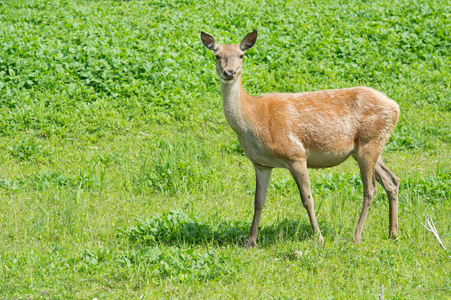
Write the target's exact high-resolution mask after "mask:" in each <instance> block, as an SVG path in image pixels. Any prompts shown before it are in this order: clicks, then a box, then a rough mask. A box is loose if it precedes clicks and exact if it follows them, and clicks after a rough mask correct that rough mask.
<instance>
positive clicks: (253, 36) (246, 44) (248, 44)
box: [240, 30, 257, 51]
mask: <svg viewBox="0 0 451 300" xmlns="http://www.w3.org/2000/svg"><path fill="white" fill-rule="evenodd" d="M256 42H257V30H254V31H252V32H251V33H249V34H248V35H246V36H245V37H244V39H243V41H242V42H241V44H240V49H241V50H242V51H246V50H247V49H250V48H252V46H254V45H255V43H256Z"/></svg>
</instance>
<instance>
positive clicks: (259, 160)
mask: <svg viewBox="0 0 451 300" xmlns="http://www.w3.org/2000/svg"><path fill="white" fill-rule="evenodd" d="M201 39H202V43H203V44H204V46H205V47H207V48H208V49H209V50H212V51H213V52H214V54H215V56H216V71H217V73H218V75H219V77H220V80H221V91H222V101H223V102H222V103H223V108H224V114H225V117H226V119H227V122H228V124H229V125H230V127H232V129H233V130H234V131H235V133H236V134H237V137H238V141H239V143H240V145H241V147H242V148H243V150H244V152H245V153H246V155H247V157H248V158H249V159H250V160H251V161H252V163H253V164H254V168H255V174H256V182H257V183H256V184H257V186H256V193H255V202H254V208H255V211H254V219H253V221H252V226H251V230H250V234H249V238H248V240H247V242H246V245H245V248H246V249H247V248H249V247H253V246H254V245H255V240H256V238H257V230H258V224H259V222H260V216H261V213H262V209H263V205H264V203H265V198H266V192H267V190H268V185H269V179H270V176H271V170H272V169H273V168H287V169H288V170H289V171H290V173H291V175H292V176H293V178H294V180H295V181H296V184H297V186H298V189H299V192H300V194H301V199H302V203H303V205H304V207H305V208H306V210H307V212H308V215H309V218H310V223H311V226H312V229H313V232H314V234H315V235H317V237H318V239H319V241H320V243H323V237H322V235H321V232H320V230H319V227H318V222H317V220H316V216H315V211H314V208H313V199H312V193H311V191H310V182H309V176H308V172H307V168H328V167H333V166H336V165H338V164H340V163H342V162H343V161H345V160H346V159H347V158H348V157H349V156H352V157H354V159H355V160H356V161H357V162H358V164H359V168H360V174H361V177H362V183H363V208H362V211H361V213H360V218H359V220H358V222H357V226H356V229H355V232H354V242H355V243H359V242H360V236H361V232H362V229H363V224H364V223H365V219H366V216H367V214H368V211H369V208H370V205H371V202H372V200H373V197H374V194H375V193H376V190H377V188H376V180H377V181H378V182H379V183H380V184H381V185H382V186H383V188H384V189H385V191H386V192H387V195H388V199H389V210H390V213H389V216H390V217H389V237H390V238H395V237H397V235H398V187H399V179H398V178H397V177H396V176H395V175H394V174H393V173H392V172H391V171H390V170H389V169H388V168H387V167H386V166H385V165H384V163H383V162H382V160H381V158H380V156H381V153H382V149H383V148H384V146H385V144H386V143H387V141H388V139H389V138H390V135H391V133H392V132H393V129H394V127H395V125H396V122H397V120H398V116H399V107H398V105H397V104H396V103H395V102H394V101H392V100H390V99H388V98H387V97H386V96H385V95H383V94H382V93H380V92H378V91H376V90H374V89H371V88H368V87H355V88H348V89H338V90H325V91H317V92H307V93H292V94H288V93H273V94H265V95H261V96H258V97H253V96H249V95H247V94H246V92H245V91H244V89H243V86H242V82H241V65H242V59H243V56H244V51H246V50H248V49H250V48H251V47H252V46H254V44H255V42H256V41H257V31H253V32H251V33H249V34H248V35H247V36H246V37H245V38H244V39H243V41H242V42H241V43H240V44H233V45H219V44H218V43H216V41H215V39H214V38H213V37H212V36H210V35H208V34H206V33H204V32H202V33H201Z"/></svg>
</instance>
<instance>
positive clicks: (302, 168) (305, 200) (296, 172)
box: [288, 160, 324, 245]
mask: <svg viewBox="0 0 451 300" xmlns="http://www.w3.org/2000/svg"><path fill="white" fill-rule="evenodd" d="M288 169H289V170H290V172H291V175H292V176H293V178H294V181H296V184H297V186H298V189H299V193H300V194H301V199H302V204H303V205H304V207H305V209H306V210H307V213H308V216H309V219H310V224H311V225H312V230H313V234H314V235H315V236H316V237H317V238H318V242H319V243H320V245H322V244H323V243H324V239H323V236H322V235H321V231H320V230H319V226H318V221H317V220H316V215H315V210H314V208H313V198H312V192H311V190H310V180H309V176H308V171H307V162H306V161H305V160H300V161H295V162H293V163H292V164H291V165H290V166H289V167H288Z"/></svg>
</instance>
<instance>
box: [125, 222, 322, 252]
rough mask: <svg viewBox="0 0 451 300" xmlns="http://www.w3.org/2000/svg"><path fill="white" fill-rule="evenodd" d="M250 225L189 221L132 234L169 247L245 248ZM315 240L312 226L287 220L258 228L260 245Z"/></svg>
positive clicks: (140, 240) (139, 239)
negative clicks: (229, 246)
mask: <svg viewBox="0 0 451 300" xmlns="http://www.w3.org/2000/svg"><path fill="white" fill-rule="evenodd" d="M320 226H321V227H322V232H323V234H326V235H327V233H328V231H329V230H328V228H327V227H326V225H325V224H320ZM249 229H250V224H249V223H244V222H234V223H231V222H220V224H219V225H216V226H214V225H207V224H205V223H202V222H200V221H194V220H189V221H187V222H179V223H176V224H171V226H165V227H149V228H147V229H146V228H145V227H142V228H141V230H140V231H139V232H138V231H137V232H134V233H133V234H129V237H130V238H131V240H133V241H134V242H136V243H138V244H151V243H162V244H166V245H170V246H182V245H209V246H227V245H236V246H243V245H244V244H245V243H246V240H247V237H248V234H249ZM312 237H313V233H312V229H311V226H310V224H309V223H302V222H299V221H293V220H288V219H284V220H282V221H281V222H280V223H278V224H270V225H268V226H263V227H260V228H259V231H258V238H257V244H258V245H259V246H260V247H268V246H271V245H273V244H276V243H280V242H282V243H283V242H287V241H304V240H307V239H310V238H312Z"/></svg>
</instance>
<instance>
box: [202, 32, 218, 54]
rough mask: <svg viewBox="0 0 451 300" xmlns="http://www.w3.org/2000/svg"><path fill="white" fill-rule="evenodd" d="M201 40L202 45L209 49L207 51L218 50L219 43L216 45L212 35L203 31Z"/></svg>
mask: <svg viewBox="0 0 451 300" xmlns="http://www.w3.org/2000/svg"><path fill="white" fill-rule="evenodd" d="M200 38H201V39H202V44H204V46H205V47H207V49H209V50H211V51H216V50H218V46H219V45H218V43H216V41H215V39H214V38H213V37H212V36H211V35H209V34H207V33H205V32H203V31H201V33H200Z"/></svg>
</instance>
